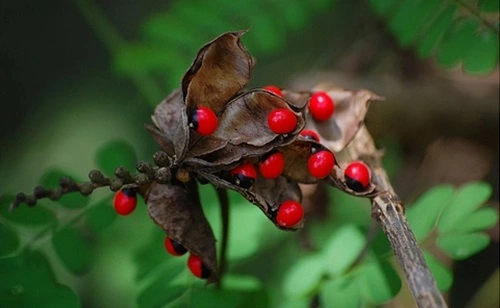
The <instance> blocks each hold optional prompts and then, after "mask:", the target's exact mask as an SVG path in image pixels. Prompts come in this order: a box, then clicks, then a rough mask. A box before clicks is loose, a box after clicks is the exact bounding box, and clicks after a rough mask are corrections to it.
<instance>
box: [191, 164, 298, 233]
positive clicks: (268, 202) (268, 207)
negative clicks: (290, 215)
mask: <svg viewBox="0 0 500 308" xmlns="http://www.w3.org/2000/svg"><path fill="white" fill-rule="evenodd" d="M200 174H201V175H202V176H203V177H204V178H206V179H207V180H208V181H210V182H211V183H212V184H214V185H216V186H217V187H220V188H226V189H232V190H234V191H236V192H238V193H239V194H241V195H242V196H243V197H245V198H246V199H247V200H248V201H250V202H251V203H253V204H255V205H257V206H258V207H259V208H260V209H261V210H262V212H264V214H265V215H266V216H267V218H269V219H270V220H271V221H272V222H273V223H274V224H275V225H276V226H277V227H278V228H280V229H283V230H295V229H299V228H301V227H302V224H299V225H297V226H294V228H293V229H290V228H281V227H280V226H279V225H278V224H277V223H276V215H277V211H278V208H279V206H280V204H281V203H282V202H283V201H285V200H296V201H300V200H301V199H302V194H301V192H300V188H299V186H298V184H297V183H295V182H293V181H291V180H289V179H287V178H285V177H283V176H280V177H278V178H277V179H272V180H271V179H265V178H263V177H257V179H256V180H255V183H254V185H253V186H251V187H250V188H243V187H241V186H238V185H236V184H234V183H232V180H231V176H230V175H229V172H220V173H218V174H214V173H203V172H200Z"/></svg>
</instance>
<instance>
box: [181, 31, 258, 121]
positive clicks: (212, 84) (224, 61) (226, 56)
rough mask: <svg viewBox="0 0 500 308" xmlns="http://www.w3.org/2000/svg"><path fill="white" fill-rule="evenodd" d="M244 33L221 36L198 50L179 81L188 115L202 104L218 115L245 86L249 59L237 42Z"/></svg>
mask: <svg viewBox="0 0 500 308" xmlns="http://www.w3.org/2000/svg"><path fill="white" fill-rule="evenodd" d="M245 33H246V31H238V32H228V33H225V34H222V35H221V36H219V37H217V38H216V39H214V40H213V41H211V42H209V43H208V44H206V45H205V46H203V47H202V48H201V49H200V51H198V54H197V56H196V58H195V60H194V62H193V64H191V67H190V68H189V69H188V71H187V72H186V74H185V75H184V77H183V78H182V95H183V97H184V101H185V102H186V104H187V111H188V113H190V112H191V111H192V110H193V109H194V108H195V107H196V106H198V105H202V106H206V107H209V108H211V109H212V110H213V111H214V112H215V113H216V114H219V113H220V112H221V111H222V110H223V109H224V106H225V104H227V102H229V101H230V99H231V98H232V97H234V96H235V95H236V94H237V92H239V91H240V90H241V89H243V87H245V85H246V84H247V83H248V81H249V80H250V75H251V70H252V57H251V56H250V54H249V53H248V51H247V50H246V48H245V46H244V45H243V44H242V43H241V40H240V39H241V36H242V35H243V34H245Z"/></svg>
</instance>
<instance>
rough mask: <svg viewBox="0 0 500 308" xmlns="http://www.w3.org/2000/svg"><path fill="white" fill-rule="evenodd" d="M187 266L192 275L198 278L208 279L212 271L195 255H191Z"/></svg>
mask: <svg viewBox="0 0 500 308" xmlns="http://www.w3.org/2000/svg"><path fill="white" fill-rule="evenodd" d="M187 265H188V268H189V270H190V271H191V273H193V275H195V276H196V277H198V278H203V279H205V278H208V277H209V276H210V270H209V269H208V268H207V267H206V265H205V264H203V261H202V260H201V258H200V257H198V256H197V255H195V254H193V253H192V254H190V255H189V258H188V261H187Z"/></svg>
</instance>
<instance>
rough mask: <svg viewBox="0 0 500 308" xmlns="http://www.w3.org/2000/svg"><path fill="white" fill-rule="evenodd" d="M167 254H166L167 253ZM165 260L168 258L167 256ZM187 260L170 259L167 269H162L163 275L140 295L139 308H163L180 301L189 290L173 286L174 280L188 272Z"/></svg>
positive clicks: (138, 299)
mask: <svg viewBox="0 0 500 308" xmlns="http://www.w3.org/2000/svg"><path fill="white" fill-rule="evenodd" d="M165 254H166V253H165ZM165 258H167V256H166V255H165ZM183 261H184V262H185V260H181V259H180V258H175V259H172V258H170V259H169V261H168V263H166V267H162V268H161V273H162V274H161V275H160V276H159V277H157V278H156V279H154V280H153V281H151V283H149V284H148V285H147V286H146V287H145V288H144V289H143V290H142V291H141V292H140V294H139V296H138V298H137V304H138V305H139V307H160V306H161V307H162V306H165V305H167V304H168V303H171V302H173V301H175V300H176V299H178V298H179V297H180V296H181V295H182V294H183V293H184V292H186V290H187V288H186V287H185V286H178V285H173V284H172V280H174V278H176V277H177V276H179V275H180V274H181V273H183V272H185V271H186V266H185V263H184V262H183Z"/></svg>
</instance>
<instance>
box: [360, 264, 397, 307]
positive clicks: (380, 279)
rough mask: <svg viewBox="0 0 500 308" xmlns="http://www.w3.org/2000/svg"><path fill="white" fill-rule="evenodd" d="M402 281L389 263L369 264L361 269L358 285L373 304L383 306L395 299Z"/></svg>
mask: <svg viewBox="0 0 500 308" xmlns="http://www.w3.org/2000/svg"><path fill="white" fill-rule="evenodd" d="M401 284H402V283H401V279H400V278H399V275H398V273H397V272H396V271H395V270H394V268H393V267H392V265H391V264H390V263H389V262H387V261H379V262H377V261H374V262H369V263H367V264H366V265H364V266H363V267H361V268H360V269H359V274H358V275H357V276H356V285H357V287H358V288H359V289H360V290H361V292H362V294H363V296H364V297H365V298H366V299H367V300H368V301H369V302H370V303H372V304H376V305H379V304H382V303H385V302H387V301H389V300H391V299H392V298H394V297H395V296H396V295H397V294H398V293H399V290H400V289H401Z"/></svg>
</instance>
